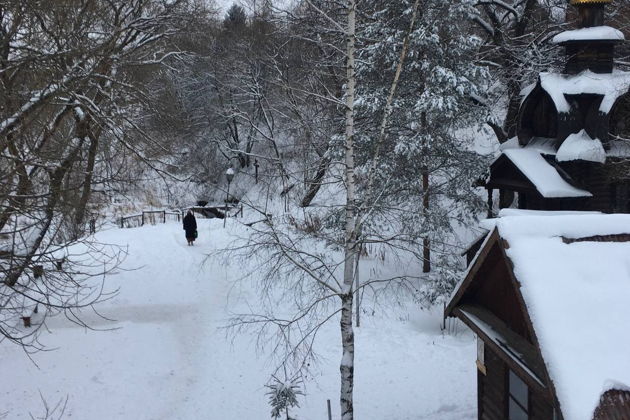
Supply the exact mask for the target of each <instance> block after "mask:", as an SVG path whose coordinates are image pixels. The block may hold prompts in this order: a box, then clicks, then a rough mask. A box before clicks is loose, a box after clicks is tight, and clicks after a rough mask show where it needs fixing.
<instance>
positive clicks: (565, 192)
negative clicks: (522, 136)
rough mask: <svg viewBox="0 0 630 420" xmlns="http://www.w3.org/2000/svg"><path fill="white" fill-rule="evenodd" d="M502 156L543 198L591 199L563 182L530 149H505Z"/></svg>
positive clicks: (538, 154) (555, 171)
mask: <svg viewBox="0 0 630 420" xmlns="http://www.w3.org/2000/svg"><path fill="white" fill-rule="evenodd" d="M503 154H504V155H505V156H506V157H507V158H508V159H510V161H511V162H512V163H513V164H514V165H515V166H516V167H517V168H518V169H519V170H520V171H521V172H522V173H523V175H525V176H526V177H527V179H529V181H530V182H531V183H532V184H533V185H534V186H535V187H536V190H538V192H539V193H540V194H541V195H542V196H543V197H545V198H564V197H592V196H593V195H592V194H591V193H590V192H588V191H585V190H581V189H579V188H576V187H574V186H573V185H571V184H569V183H568V182H567V181H565V180H564V179H563V178H562V177H561V176H560V174H559V173H558V171H557V170H556V169H555V168H554V167H553V166H551V165H550V164H549V162H547V161H546V160H545V158H543V157H542V156H541V155H540V153H539V152H537V151H536V150H531V149H507V150H505V151H504V152H503Z"/></svg>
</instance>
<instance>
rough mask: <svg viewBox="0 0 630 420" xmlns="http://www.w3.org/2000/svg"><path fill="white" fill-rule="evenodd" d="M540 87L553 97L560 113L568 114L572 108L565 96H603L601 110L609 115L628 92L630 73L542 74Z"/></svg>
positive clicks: (584, 72)
mask: <svg viewBox="0 0 630 420" xmlns="http://www.w3.org/2000/svg"><path fill="white" fill-rule="evenodd" d="M540 85H541V87H542V88H543V89H544V90H545V91H546V92H547V93H548V94H549V96H550V97H551V99H552V101H553V103H554V105H555V107H556V110H557V111H558V112H563V113H567V112H569V111H570V109H571V106H570V104H569V102H568V101H567V98H566V97H565V95H579V94H584V93H588V94H596V95H602V96H603V97H604V98H603V99H602V103H601V105H600V106H599V110H600V111H601V112H604V113H609V112H610V110H611V109H612V107H613V105H614V104H615V102H616V101H617V99H618V98H619V97H620V96H621V95H623V94H625V93H627V92H628V88H629V87H630V72H625V71H618V70H616V71H613V72H612V73H605V74H599V73H593V72H592V71H590V70H586V71H583V72H581V73H580V74H575V75H564V74H557V73H540Z"/></svg>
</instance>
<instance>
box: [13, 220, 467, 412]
mask: <svg viewBox="0 0 630 420" xmlns="http://www.w3.org/2000/svg"><path fill="white" fill-rule="evenodd" d="M198 222H199V225H200V229H199V239H198V241H197V243H196V244H195V246H194V247H187V246H186V242H185V239H184V235H183V231H182V230H181V226H179V224H178V223H175V222H172V223H167V224H165V225H156V226H145V227H141V228H135V229H118V228H114V227H112V228H110V229H108V230H105V231H101V232H99V233H98V234H97V235H96V240H98V241H100V242H102V243H110V244H118V245H120V246H122V247H128V248H127V249H128V257H127V258H126V260H125V261H124V263H123V266H122V267H121V268H120V269H119V270H118V272H117V273H116V274H112V275H109V276H107V278H106V285H107V288H108V289H109V290H114V289H116V288H120V290H119V293H118V295H117V296H115V297H114V298H113V299H111V300H109V301H107V302H104V303H102V304H101V305H100V306H98V307H97V310H98V311H99V313H100V314H101V315H102V316H103V317H104V318H109V319H111V321H108V320H106V319H104V318H101V317H99V316H97V315H96V314H95V313H88V312H84V313H82V314H81V318H82V319H83V320H85V321H87V323H88V324H89V325H90V326H91V327H92V328H94V330H90V329H86V328H83V327H80V326H78V325H77V324H75V323H73V322H71V321H69V320H67V319H64V318H62V317H56V318H52V319H48V320H47V321H46V325H47V327H48V331H47V332H45V333H43V334H42V337H41V339H40V341H41V342H42V343H43V344H45V345H46V346H47V347H49V348H51V349H53V350H51V351H45V352H38V353H36V354H34V355H32V356H31V357H32V361H31V360H29V358H28V357H27V355H26V354H25V353H24V352H23V351H22V350H21V349H20V348H18V347H17V346H14V345H11V344H10V343H8V342H6V341H5V342H4V343H2V344H1V345H0V359H1V360H2V361H3V363H2V366H3V376H4V377H8V378H12V379H11V380H10V381H2V383H0V395H2V396H3V398H2V400H3V407H2V412H3V413H6V418H8V419H27V418H29V415H28V413H29V412H31V413H32V414H33V415H41V414H42V412H43V411H44V406H43V403H42V401H41V397H40V394H41V396H42V397H43V398H44V399H45V400H46V401H47V403H48V405H49V406H50V407H51V408H52V407H53V406H54V405H55V404H56V403H57V402H59V401H60V400H64V399H65V398H66V397H67V406H66V410H65V415H64V418H75V419H91V420H101V419H103V420H104V419H107V420H114V419H121V420H122V419H138V420H140V419H146V420H158V419H165V420H166V419H169V420H171V419H199V418H205V419H221V420H231V419H234V420H237V419H265V418H270V416H269V412H270V408H269V406H268V404H267V396H266V395H265V392H266V388H265V387H264V385H265V384H266V383H267V381H268V379H269V374H270V372H271V371H272V369H273V363H272V362H271V359H270V358H269V351H270V349H260V348H259V349H257V348H256V335H255V334H254V333H248V334H241V335H236V336H232V335H226V331H225V330H224V329H222V328H221V327H223V326H225V325H226V323H227V320H228V318H229V317H230V316H231V315H233V314H234V313H238V312H240V311H247V310H252V307H251V305H256V302H257V292H256V290H255V288H254V287H255V286H254V285H252V284H251V283H250V281H246V280H243V281H238V279H239V278H240V277H241V275H240V273H243V272H247V271H249V269H253V268H254V267H251V266H250V267H248V266H247V265H244V264H243V263H242V262H240V261H239V262H234V263H233V264H231V265H230V261H229V258H226V257H225V256H218V255H217V251H218V250H220V249H222V248H224V247H226V246H227V245H228V244H229V243H230V242H231V241H232V240H234V239H235V238H236V237H243V236H246V235H247V234H248V229H247V228H246V227H244V226H242V225H240V224H239V223H238V220H234V219H231V220H228V224H227V228H226V229H225V230H224V229H223V228H222V221H221V220H218V219H214V220H212V219H210V220H198ZM254 280H255V279H254ZM253 309H255V308H253ZM376 311H377V312H375V316H371V314H370V313H366V314H364V315H363V318H362V326H361V328H357V329H356V341H357V354H356V358H357V361H356V373H355V377H356V389H355V395H356V397H355V398H356V411H357V415H358V418H362V419H368V420H369V419H374V420H380V419H386V418H387V419H397V420H405V419H408V420H412V419H414V420H415V419H436V420H437V419H440V420H448V419H453V420H455V419H457V420H460V419H466V418H470V419H472V418H474V417H475V416H476V415H475V412H476V397H475V380H474V378H475V375H474V372H473V370H474V366H475V365H474V358H475V344H474V338H473V336H472V335H471V334H470V333H467V332H463V327H461V326H460V327H459V331H457V332H455V331H453V334H451V335H444V334H442V332H441V331H440V329H439V323H440V311H439V310H436V311H433V312H430V311H422V310H421V309H420V308H419V307H418V306H417V305H416V304H413V303H412V302H403V303H401V304H400V305H399V306H394V305H381V306H380V307H378V308H376ZM339 341H340V339H339V329H338V325H337V322H336V321H335V320H332V321H330V322H329V324H328V325H327V326H326V327H324V328H323V329H322V330H321V332H320V334H319V336H318V339H317V342H316V347H317V350H318V352H319V355H320V359H319V363H318V365H317V366H316V367H315V368H314V369H313V372H314V377H312V378H309V380H308V381H307V383H306V389H305V390H304V391H305V393H306V397H305V398H301V399H300V405H301V408H300V409H299V410H297V411H296V414H297V416H298V417H297V418H299V419H301V420H307V419H313V420H315V419H322V418H325V416H326V399H331V403H332V407H333V416H334V417H335V418H338V410H339V408H338V402H337V397H338V392H339V391H338V390H339V378H338V375H339V374H338V360H339V358H340V355H341V349H340V344H339ZM55 418H56V417H55Z"/></svg>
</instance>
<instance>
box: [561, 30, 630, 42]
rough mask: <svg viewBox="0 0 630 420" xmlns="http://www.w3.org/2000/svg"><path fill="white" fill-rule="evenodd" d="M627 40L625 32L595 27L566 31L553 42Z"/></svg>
mask: <svg viewBox="0 0 630 420" xmlns="http://www.w3.org/2000/svg"><path fill="white" fill-rule="evenodd" d="M624 39H625V37H624V35H623V32H621V31H620V30H618V29H615V28H613V27H610V26H594V27H590V28H581V29H574V30H572V31H564V32H561V33H559V34H558V35H556V36H554V37H553V39H552V40H551V42H553V43H554V44H561V43H563V42H569V41H585V40H598V41H623V40H624Z"/></svg>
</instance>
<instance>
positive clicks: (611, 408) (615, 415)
mask: <svg viewBox="0 0 630 420" xmlns="http://www.w3.org/2000/svg"><path fill="white" fill-rule="evenodd" d="M593 419H594V420H630V391H620V390H617V389H611V390H609V391H606V392H605V393H604V394H603V395H602V396H601V398H600V401H599V406H598V407H597V409H596V410H595V415H594V416H593Z"/></svg>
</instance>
